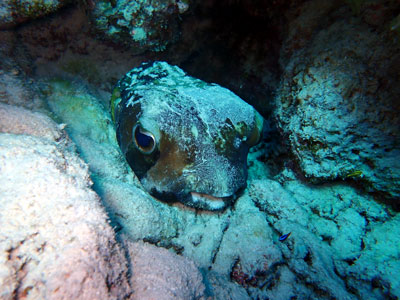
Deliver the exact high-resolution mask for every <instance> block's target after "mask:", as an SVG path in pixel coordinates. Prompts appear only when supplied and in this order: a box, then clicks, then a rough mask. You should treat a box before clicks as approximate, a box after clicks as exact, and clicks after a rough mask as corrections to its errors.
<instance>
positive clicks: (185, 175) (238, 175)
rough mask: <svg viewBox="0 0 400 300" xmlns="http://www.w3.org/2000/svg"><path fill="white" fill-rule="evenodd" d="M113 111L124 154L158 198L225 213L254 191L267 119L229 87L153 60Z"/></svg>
mask: <svg viewBox="0 0 400 300" xmlns="http://www.w3.org/2000/svg"><path fill="white" fill-rule="evenodd" d="M111 113H112V117H113V120H114V122H115V125H116V135H117V141H118V144H119V146H120V148H121V151H122V153H123V154H124V155H125V157H126V160H127V162H128V164H129V165H130V167H131V168H132V170H133V172H134V173H135V174H136V176H137V177H138V178H139V180H140V182H141V184H142V185H143V187H144V189H145V190H147V191H148V192H149V193H150V194H151V195H152V196H154V197H155V198H157V199H159V200H162V201H165V202H181V203H183V204H184V205H186V206H189V207H194V208H197V209H204V210H222V209H224V208H226V207H227V206H228V205H230V204H231V203H232V202H233V200H234V199H235V198H237V196H238V194H240V192H241V191H242V190H243V188H244V187H245V186H246V180H247V154H248V151H249V148H250V147H252V146H254V145H256V144H257V143H258V142H259V140H260V137H261V135H262V128H263V122H264V120H263V118H262V116H261V115H260V114H259V113H258V112H257V111H256V110H255V109H254V108H253V107H252V106H251V105H249V104H247V103H246V102H245V101H243V100H242V99H241V98H239V97H238V96H236V95H235V94H234V93H232V92H231V91H229V90H228V89H225V88H223V87H221V86H219V85H216V84H209V83H206V82H204V81H202V80H199V79H196V78H193V77H191V76H188V75H187V74H186V73H185V72H184V71H183V70H181V69H180V68H179V67H177V66H171V65H169V64H168V63H166V62H154V63H145V64H142V65H141V66H140V67H137V68H134V69H132V70H131V71H129V72H128V73H127V74H126V75H125V76H124V77H123V78H122V79H121V80H120V81H118V83H117V85H116V87H115V89H114V92H113V95H112V98H111Z"/></svg>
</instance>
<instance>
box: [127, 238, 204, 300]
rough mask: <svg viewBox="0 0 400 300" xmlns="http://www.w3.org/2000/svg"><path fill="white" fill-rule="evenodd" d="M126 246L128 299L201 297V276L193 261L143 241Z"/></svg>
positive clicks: (182, 299) (202, 292)
mask: <svg viewBox="0 0 400 300" xmlns="http://www.w3.org/2000/svg"><path fill="white" fill-rule="evenodd" d="M127 247H128V251H129V255H130V257H131V258H132V260H131V267H132V273H133V276H132V279H131V280H132V287H133V290H134V295H133V298H132V299H138V300H139V299H165V300H167V299H171V300H172V299H174V300H175V299H178V300H186V299H193V300H194V299H205V294H204V291H205V286H204V284H203V282H202V280H203V278H202V275H201V273H200V272H199V271H198V269H197V267H196V265H195V264H194V263H193V261H191V260H189V259H188V258H185V257H182V256H178V255H176V254H174V253H171V252H169V251H168V250H166V249H163V248H157V247H155V246H153V245H150V244H146V243H128V246H127ZM166 262H167V263H166Z"/></svg>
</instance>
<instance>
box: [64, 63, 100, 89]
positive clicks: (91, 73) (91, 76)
mask: <svg viewBox="0 0 400 300" xmlns="http://www.w3.org/2000/svg"><path fill="white" fill-rule="evenodd" d="M61 69H62V70H63V71H65V72H68V73H71V74H73V75H77V76H80V77H82V78H84V79H86V80H87V81H89V82H91V83H97V84H99V83H101V82H102V77H101V75H100V74H101V73H100V71H99V69H98V68H97V66H96V64H95V63H93V62H91V61H90V60H88V59H85V58H76V59H73V60H70V61H68V62H66V63H64V64H63V65H62V66H61Z"/></svg>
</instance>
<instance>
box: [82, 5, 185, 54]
mask: <svg viewBox="0 0 400 300" xmlns="http://www.w3.org/2000/svg"><path fill="white" fill-rule="evenodd" d="M89 3H91V4H90V5H89V10H90V11H91V15H92V21H93V24H94V26H95V27H96V28H97V30H99V32H101V35H99V36H102V37H105V38H107V39H109V40H111V41H113V42H115V43H118V44H123V45H128V46H133V47H135V49H134V51H135V52H143V51H146V50H152V51H162V50H165V48H166V46H167V45H169V44H171V43H172V42H174V41H177V40H178V38H179V34H180V30H179V23H180V14H182V13H184V12H185V11H186V10H187V9H188V8H189V1H187V0H179V1H175V0H168V1H162V0H158V1H149V0H142V1H129V0H121V1H104V0H100V1H99V0H96V1H90V2H89Z"/></svg>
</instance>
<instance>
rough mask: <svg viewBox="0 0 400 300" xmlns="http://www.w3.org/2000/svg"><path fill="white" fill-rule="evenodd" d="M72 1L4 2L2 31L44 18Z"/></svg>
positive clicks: (0, 7) (1, 5)
mask: <svg viewBox="0 0 400 300" xmlns="http://www.w3.org/2000/svg"><path fill="white" fill-rule="evenodd" d="M69 3H72V1H71V0H22V1H13V0H4V1H1V3H0V29H5V28H10V27H12V26H15V25H18V24H20V23H23V22H26V21H28V20H33V19H36V18H39V17H43V16H45V15H48V14H50V13H52V12H55V11H57V10H58V9H59V8H61V7H63V6H65V5H66V4H69Z"/></svg>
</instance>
